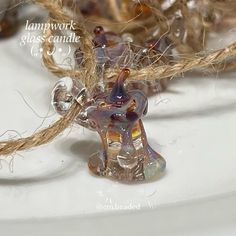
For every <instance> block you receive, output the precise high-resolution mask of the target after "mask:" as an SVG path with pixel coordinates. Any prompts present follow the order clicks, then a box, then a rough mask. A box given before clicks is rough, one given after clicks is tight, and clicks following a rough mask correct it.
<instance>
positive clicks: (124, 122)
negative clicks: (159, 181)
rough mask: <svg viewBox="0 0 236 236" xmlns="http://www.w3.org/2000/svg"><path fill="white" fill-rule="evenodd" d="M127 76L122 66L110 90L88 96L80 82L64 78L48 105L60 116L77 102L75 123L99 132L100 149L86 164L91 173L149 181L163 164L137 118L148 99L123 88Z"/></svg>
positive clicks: (56, 87)
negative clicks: (77, 109)
mask: <svg viewBox="0 0 236 236" xmlns="http://www.w3.org/2000/svg"><path fill="white" fill-rule="evenodd" d="M128 75H129V70H128V69H123V70H122V71H121V73H120V74H119V76H118V78H117V80H116V82H115V84H114V86H113V88H112V89H111V90H109V91H106V92H103V93H95V92H93V93H92V94H91V95H90V96H89V95H88V94H87V92H86V89H85V88H84V87H83V85H82V84H81V83H80V82H78V81H77V80H75V79H71V78H69V77H65V78H63V79H61V80H60V81H59V82H58V83H57V85H56V86H55V88H54V90H53V103H52V104H53V106H54V108H55V110H56V111H57V112H58V113H59V114H61V115H64V114H65V113H66V112H67V111H68V110H69V108H70V107H71V105H72V104H73V102H78V103H79V104H80V105H81V106H82V109H81V111H80V113H79V114H78V117H77V118H76V120H75V122H76V123H78V124H80V125H82V126H84V127H86V128H89V129H92V130H94V131H97V132H98V134H99V135H100V138H101V142H102V145H101V150H100V151H99V152H97V153H95V154H93V155H92V156H91V157H90V159H89V163H88V166H89V169H90V170H91V172H92V173H93V174H95V175H99V176H106V177H109V178H113V179H117V180H120V181H143V180H149V179H152V178H155V177H158V176H159V175H160V174H161V173H162V172H163V171H164V169H165V165H166V163H165V160H164V159H163V158H162V157H161V156H160V155H159V154H158V153H156V152H155V151H154V150H153V149H152V148H151V147H150V145H149V144H148V141H147V137H146V133H145V130H144V126H143V123H142V120H141V118H142V117H143V116H144V115H146V113H147V110H148V101H147V98H146V96H145V95H144V94H143V93H142V92H141V91H140V90H130V91H126V89H125V87H124V82H125V79H126V78H127V77H128Z"/></svg>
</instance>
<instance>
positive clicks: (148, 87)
mask: <svg viewBox="0 0 236 236" xmlns="http://www.w3.org/2000/svg"><path fill="white" fill-rule="evenodd" d="M94 34H95V36H94V38H93V43H94V50H95V55H96V63H97V74H98V77H99V79H100V82H99V86H100V85H101V84H103V86H102V87H106V86H107V84H105V85H104V83H103V80H104V70H105V69H107V68H120V69H122V68H126V67H129V68H132V69H142V68H144V67H146V66H150V65H153V64H159V65H163V64H168V63H169V61H170V59H171V55H172V47H171V46H170V44H171V42H170V41H169V40H168V39H167V38H165V37H163V38H160V39H152V40H147V41H144V42H143V43H141V45H140V46H139V45H138V44H136V43H134V42H133V38H132V35H130V34H129V35H127V34H123V35H118V34H115V33H113V32H110V31H109V32H107V31H105V30H104V29H103V27H101V26H97V27H96V28H95V29H94ZM74 58H75V61H76V65H77V67H79V68H80V67H83V65H84V64H83V61H84V58H83V53H82V52H81V50H80V48H78V49H77V50H76V51H75V53H74ZM167 83H168V79H164V80H161V81H160V80H148V81H142V82H140V81H131V82H129V84H128V85H127V86H128V88H129V89H140V90H142V91H143V92H144V93H145V95H147V96H151V95H154V94H156V93H158V92H161V91H163V90H165V89H166V87H167ZM110 84H112V83H110Z"/></svg>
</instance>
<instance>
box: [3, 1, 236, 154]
mask: <svg viewBox="0 0 236 236" xmlns="http://www.w3.org/2000/svg"><path fill="white" fill-rule="evenodd" d="M34 2H35V3H36V4H38V5H40V6H42V7H44V8H46V9H47V10H48V12H49V19H48V22H58V23H69V22H70V21H71V20H75V19H74V17H73V18H71V16H70V15H69V14H68V13H67V11H65V10H64V8H63V4H62V1H60V0H51V1H48V0H34ZM158 14H159V12H158ZM76 21H77V26H76V28H75V34H76V35H78V36H80V37H81V45H80V48H81V51H82V52H83V54H84V57H85V66H84V68H85V69H81V70H69V69H63V68H61V67H59V66H58V65H57V64H56V62H55V61H54V59H53V56H51V55H48V53H47V52H48V51H50V50H51V49H52V48H53V46H54V45H53V44H52V43H50V42H49V41H48V40H45V41H44V43H43V49H44V51H43V62H44V64H45V66H46V67H47V68H48V69H49V71H51V72H52V73H53V74H55V75H56V76H58V77H63V76H71V77H79V78H80V79H81V80H82V81H83V82H84V84H85V86H86V87H87V89H88V90H91V89H92V87H93V85H94V84H95V83H96V82H97V78H96V73H95V70H96V63H95V61H96V60H95V55H94V51H93V44H92V40H91V35H90V34H89V33H88V31H87V29H86V27H85V25H84V23H83V22H84V21H83V18H82V16H80V15H77V18H76ZM53 33H54V32H52V30H51V29H48V30H47V31H46V32H45V37H46V38H48V37H50V35H52V34H53ZM235 56H236V43H233V44H231V45H229V46H227V47H226V48H223V49H220V50H216V51H213V52H210V53H208V54H205V55H202V56H196V55H195V56H193V57H188V58H187V59H183V60H180V61H178V62H176V63H175V64H172V65H163V66H157V67H155V66H150V67H146V68H143V69H140V70H132V69H131V74H130V79H131V80H144V79H145V80H147V79H163V78H169V77H171V78H173V77H175V76H177V75H179V74H182V73H185V72H187V71H190V70H195V69H200V68H209V67H215V68H217V67H222V64H224V65H225V66H224V67H223V68H224V69H235V66H236V63H235V60H230V59H232V58H234V57H235ZM118 72H119V70H118V69H108V70H106V73H105V77H106V78H107V79H108V78H111V77H113V76H115V75H117V73H118ZM80 110H81V107H80V105H79V104H78V103H74V104H73V105H72V107H71V109H70V110H69V111H68V112H67V114H66V115H65V116H63V117H62V118H61V119H59V120H58V121H56V122H55V123H54V124H52V125H50V126H49V127H47V128H45V129H42V130H41V131H39V132H37V133H35V134H33V135H31V136H29V137H26V138H19V139H15V140H7V141H2V142H0V155H5V156H7V155H12V154H14V153H16V152H17V151H23V150H28V149H31V148H33V147H36V146H40V145H43V144H46V143H49V142H50V141H52V140H53V139H54V138H55V137H57V136H58V135H59V134H60V133H62V132H63V131H64V130H65V129H66V128H67V127H69V126H70V125H71V124H72V123H73V121H74V120H75V118H76V116H77V115H78V113H79V112H80Z"/></svg>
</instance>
